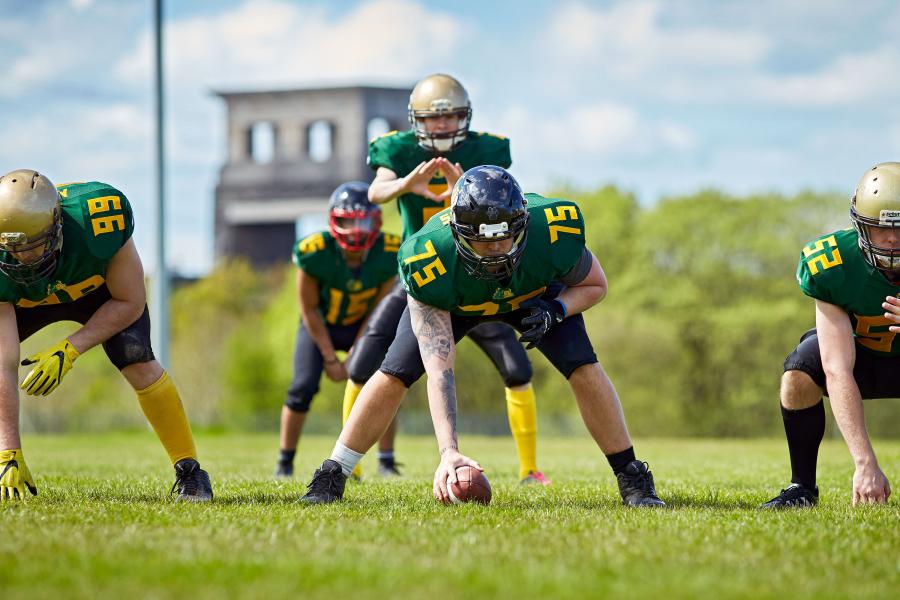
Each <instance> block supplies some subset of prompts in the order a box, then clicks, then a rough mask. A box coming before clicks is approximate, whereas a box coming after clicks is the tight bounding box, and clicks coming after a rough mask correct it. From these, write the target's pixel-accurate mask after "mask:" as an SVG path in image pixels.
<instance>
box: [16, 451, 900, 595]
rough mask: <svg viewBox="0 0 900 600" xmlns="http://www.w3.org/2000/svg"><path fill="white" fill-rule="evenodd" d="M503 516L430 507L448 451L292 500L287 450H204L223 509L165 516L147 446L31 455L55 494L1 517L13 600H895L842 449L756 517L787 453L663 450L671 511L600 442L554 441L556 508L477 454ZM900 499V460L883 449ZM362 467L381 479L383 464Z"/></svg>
mask: <svg viewBox="0 0 900 600" xmlns="http://www.w3.org/2000/svg"><path fill="white" fill-rule="evenodd" d="M462 442H463V451H465V452H467V453H468V454H470V455H471V456H473V457H475V458H477V459H478V460H480V461H481V463H482V465H483V466H484V467H485V468H486V472H487V473H488V476H489V477H490V479H491V482H492V484H493V487H494V502H493V504H492V505H491V506H489V507H483V506H474V505H472V506H468V505H467V506H453V507H445V506H441V505H439V504H437V503H436V502H435V501H434V500H432V498H431V493H430V481H431V474H432V472H433V471H432V470H433V467H434V466H435V461H436V457H435V449H434V443H433V441H432V440H431V439H427V438H408V437H406V438H404V437H401V439H400V444H399V448H398V450H399V454H400V457H399V458H400V460H401V461H402V462H404V463H405V464H406V469H405V471H406V473H407V474H408V476H407V477H406V478H405V479H404V480H402V481H391V482H385V481H380V480H378V479H377V478H375V477H369V478H367V480H365V481H364V482H363V483H360V484H348V493H347V496H346V499H345V501H344V502H343V503H340V504H337V505H332V506H327V507H306V506H301V505H299V504H298V503H297V502H296V500H297V498H298V497H299V495H300V492H301V490H302V488H303V487H304V486H305V483H306V482H307V479H308V477H309V474H310V473H311V471H312V469H313V468H314V467H315V466H316V465H317V464H318V463H319V462H320V461H321V459H322V458H324V457H325V456H327V454H328V452H329V450H330V448H331V445H332V443H333V439H332V438H325V437H308V438H305V439H304V440H303V443H302V445H301V451H300V455H299V456H298V459H297V468H298V478H297V479H296V480H295V481H294V482H291V483H276V482H274V481H273V480H272V479H271V478H270V473H271V471H272V468H273V466H274V459H275V454H276V445H277V440H276V437H275V435H274V434H273V435H206V436H200V437H199V447H200V449H201V454H202V456H201V460H202V462H203V465H204V467H206V469H207V470H208V471H209V472H210V474H211V476H212V480H213V485H214V486H215V493H216V499H215V502H214V503H212V504H210V505H202V506H201V505H181V504H176V503H174V502H172V501H170V500H169V499H168V498H167V492H168V490H169V486H170V485H171V484H172V477H171V474H170V469H169V467H168V466H167V465H166V464H165V462H166V461H165V459H164V455H163V453H162V450H161V449H160V448H159V447H158V445H157V444H156V442H155V439H154V438H153V437H152V435H150V434H138V433H134V434H116V435H105V436H60V437H37V436H31V437H30V438H28V439H26V457H27V459H28V462H29V466H30V468H31V470H32V472H33V473H34V475H35V477H36V479H37V483H38V487H39V490H40V494H39V496H38V497H37V498H35V499H33V500H32V501H30V502H29V503H28V504H27V505H26V506H21V505H7V506H4V507H2V508H0V559H2V563H3V570H2V575H0V577H2V579H0V597H2V598H4V599H5V598H31V599H34V598H43V597H50V596H55V597H66V598H96V597H112V596H115V597H125V598H132V599H136V598H164V597H176V596H178V597H183V598H206V597H210V598H212V597H267V598H278V597H284V596H287V595H288V594H292V595H295V596H296V597H298V598H345V597H350V596H352V597H353V599H354V600H362V599H366V598H378V599H382V598H388V597H404V598H424V597H426V596H427V597H432V598H441V599H444V598H478V597H482V596H483V597H491V598H493V597H514V598H519V599H520V598H536V597H544V598H560V597H612V598H637V597H648V598H698V597H715V598H767V597H778V598H783V597H790V598H838V597H847V598H887V597H890V596H892V595H893V593H896V590H897V589H898V588H900V558H898V557H900V508H898V502H897V501H896V499H894V501H893V502H892V503H891V504H890V505H888V506H881V507H860V508H853V507H851V506H850V502H849V494H850V478H851V475H852V464H851V462H850V459H849V455H848V454H847V451H846V449H845V448H844V446H843V444H842V443H841V442H839V441H828V442H826V444H825V446H824V448H823V452H822V456H821V458H820V474H821V478H820V487H821V488H822V492H823V497H822V502H821V504H820V506H819V507H818V508H817V509H815V510H811V511H801V512H790V513H774V514H773V513H768V512H760V511H758V510H756V509H755V507H756V506H757V505H758V504H759V503H760V502H762V501H764V500H767V499H768V498H769V497H770V496H772V495H773V494H774V493H776V492H777V491H778V489H779V487H780V486H781V485H783V484H785V482H786V479H787V457H786V452H785V445H784V442H782V441H780V440H765V441H719V440H702V441H698V440H665V441H664V440H647V441H640V442H639V443H638V444H637V449H638V455H639V456H640V457H641V458H642V459H644V460H648V461H649V462H650V465H651V467H652V469H653V471H654V474H655V477H656V482H657V488H658V490H659V493H660V496H661V497H663V498H664V499H665V500H666V501H667V502H668V503H669V506H670V508H669V509H666V510H634V509H626V508H624V507H622V506H621V505H620V504H619V500H618V495H617V492H616V488H615V481H614V479H613V477H612V475H611V473H610V471H609V469H608V467H607V466H606V463H605V460H604V459H603V457H602V455H601V454H600V453H599V451H598V450H596V448H595V447H594V446H593V444H592V443H591V442H590V441H589V440H588V439H586V438H557V439H541V440H540V451H541V456H542V461H541V464H542V468H543V469H545V471H546V472H547V473H548V475H549V476H551V477H552V478H553V479H554V484H553V485H552V486H551V487H549V488H545V489H536V488H520V487H519V486H518V485H517V484H516V481H515V465H516V461H515V455H514V451H513V446H512V442H511V441H510V440H509V439H508V438H463V440H462ZM876 449H877V451H878V453H879V456H880V458H881V462H882V466H883V468H884V469H885V471H886V472H887V474H888V476H889V477H891V476H892V475H893V477H894V480H895V482H896V481H900V443H897V442H880V443H878V444H877V447H876ZM364 467H365V468H366V469H367V471H368V473H369V474H371V473H372V470H373V461H372V459H371V458H367V459H366V462H364Z"/></svg>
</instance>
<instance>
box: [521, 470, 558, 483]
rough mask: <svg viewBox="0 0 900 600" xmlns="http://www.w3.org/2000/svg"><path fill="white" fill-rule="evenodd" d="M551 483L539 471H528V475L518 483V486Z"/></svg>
mask: <svg viewBox="0 0 900 600" xmlns="http://www.w3.org/2000/svg"><path fill="white" fill-rule="evenodd" d="M551 483H552V482H551V481H550V480H549V479H547V476H546V475H544V474H543V473H541V472H540V471H528V475H526V476H525V477H523V478H522V480H521V481H519V485H550V484H551Z"/></svg>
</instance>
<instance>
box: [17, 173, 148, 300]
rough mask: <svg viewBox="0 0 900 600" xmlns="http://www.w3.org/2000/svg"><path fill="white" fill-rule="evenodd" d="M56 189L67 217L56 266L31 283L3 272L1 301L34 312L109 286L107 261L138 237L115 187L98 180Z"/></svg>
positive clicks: (131, 218)
mask: <svg viewBox="0 0 900 600" xmlns="http://www.w3.org/2000/svg"><path fill="white" fill-rule="evenodd" d="M56 187H57V188H58V189H59V195H60V200H61V206H62V217H63V233H62V249H61V250H60V253H59V258H58V261H57V263H56V268H55V269H54V271H53V273H51V274H50V275H49V276H47V277H45V278H44V279H41V280H40V281H37V282H35V283H33V284H30V285H21V284H18V283H16V282H14V281H12V280H10V279H9V278H8V277H7V276H6V275H3V274H2V273H0V302H12V303H14V304H15V305H16V306H20V307H22V308H30V307H33V306H41V305H47V304H60V303H63V302H74V301H75V300H78V299H79V298H81V297H82V296H84V295H85V294H89V293H90V292H93V291H94V290H96V289H97V288H99V287H101V286H102V285H103V284H104V283H105V282H106V267H107V266H108V265H109V261H110V260H111V259H112V257H113V256H114V255H115V253H116V252H118V251H119V248H121V247H122V246H124V245H125V242H127V241H128V238H130V237H131V234H132V233H134V216H133V214H132V212H131V204H130V203H129V202H128V199H127V198H126V197H125V194H123V193H122V192H120V191H119V190H117V189H116V188H114V187H112V186H110V185H107V184H105V183H99V182H97V181H91V182H88V183H69V184H65V185H58V186H56ZM7 258H8V257H5V259H7Z"/></svg>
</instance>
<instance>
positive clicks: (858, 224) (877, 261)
mask: <svg viewBox="0 0 900 600" xmlns="http://www.w3.org/2000/svg"><path fill="white" fill-rule="evenodd" d="M850 219H851V220H852V221H853V226H854V227H855V228H856V231H857V233H858V234H859V248H860V250H862V253H863V256H864V257H865V259H866V262H867V263H869V264H870V265H872V266H873V267H875V268H876V269H878V270H879V271H882V272H884V273H885V274H887V275H889V276H890V277H891V279H896V278H897V276H900V248H889V247H886V246H879V245H877V244H876V243H874V242H873V241H872V236H871V232H872V228H873V227H874V228H878V229H895V230H896V231H897V232H898V233H900V163H898V162H885V163H880V164H877V165H875V166H874V167H872V168H871V169H869V170H868V171H866V174H865V175H863V177H862V179H861V180H860V181H859V185H857V186H856V193H855V194H854V195H853V198H852V199H851V200H850Z"/></svg>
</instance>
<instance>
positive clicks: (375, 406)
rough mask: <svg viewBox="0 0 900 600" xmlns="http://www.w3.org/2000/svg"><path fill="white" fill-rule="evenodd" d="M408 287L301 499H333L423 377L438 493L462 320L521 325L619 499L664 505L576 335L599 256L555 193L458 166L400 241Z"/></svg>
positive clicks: (582, 336)
mask: <svg viewBox="0 0 900 600" xmlns="http://www.w3.org/2000/svg"><path fill="white" fill-rule="evenodd" d="M398 260H399V262H400V269H401V271H400V277H401V281H402V283H403V286H404V288H405V289H406V290H407V292H408V307H407V309H406V310H405V311H404V312H403V315H402V318H401V320H400V325H399V328H398V331H397V335H396V337H395V338H394V341H393V343H392V344H391V347H390V349H389V350H388V354H387V357H386V358H385V360H384V362H383V364H382V365H381V368H380V370H379V372H378V373H376V374H374V375H373V376H372V377H371V378H370V379H369V381H368V382H367V383H366V384H365V386H364V387H363V389H362V391H361V392H360V394H359V398H358V399H357V402H356V406H355V407H354V410H353V412H352V413H351V415H350V419H349V420H348V421H347V423H346V424H345V426H344V429H343V431H342V432H341V435H340V438H339V439H338V442H337V443H336V444H335V447H334V451H333V452H332V455H331V458H329V459H328V460H326V461H325V462H324V463H322V466H321V467H320V468H319V469H317V470H316V472H315V474H314V476H313V479H312V482H311V483H310V484H309V488H308V491H307V493H306V495H305V496H304V497H303V498H302V500H303V501H304V502H307V503H329V502H334V501H336V500H339V499H340V498H342V496H343V491H344V483H345V481H346V478H347V475H348V474H349V473H350V472H351V471H352V470H353V468H354V467H355V465H356V464H357V462H358V461H359V460H360V458H361V457H362V455H363V454H364V453H365V452H366V451H367V450H368V449H369V448H370V447H371V446H372V444H374V442H375V440H377V439H378V437H379V436H380V435H381V433H382V432H383V431H384V429H385V427H387V425H388V423H390V421H391V419H392V418H393V417H394V414H395V413H396V411H397V408H398V407H399V405H400V402H401V401H402V399H403V396H404V394H405V393H406V390H407V388H408V387H409V386H410V385H412V384H413V382H415V381H416V380H418V379H419V378H420V377H421V376H422V375H423V374H426V375H427V390H428V402H429V407H430V409H431V416H432V421H433V422H434V430H435V434H436V436H437V442H438V449H439V452H440V464H439V465H438V467H437V469H436V471H435V474H434V482H433V492H434V495H435V497H436V498H438V499H439V500H441V501H443V502H448V501H449V496H448V492H447V487H448V486H449V485H452V484H453V483H455V481H456V469H457V468H458V467H461V466H463V465H470V466H472V467H475V468H478V469H480V468H481V467H480V466H479V465H478V463H477V462H476V461H474V460H473V459H471V458H469V457H467V456H465V455H463V454H462V453H460V449H459V443H458V439H457V432H456V376H455V373H454V361H455V353H456V343H457V342H458V341H459V340H460V339H461V338H462V337H463V336H464V335H466V333H467V332H469V331H470V330H471V329H472V328H473V327H475V326H477V325H479V324H481V323H484V322H487V321H500V322H503V323H506V324H508V325H510V326H512V327H514V328H516V329H518V330H519V332H521V334H522V335H521V338H520V339H519V341H521V342H527V343H528V345H529V347H537V348H538V350H540V352H541V353H542V354H544V356H546V357H547V359H548V360H549V361H550V362H551V363H552V364H553V365H554V366H555V367H556V368H557V370H559V372H560V373H561V374H562V375H563V376H564V377H565V378H566V379H568V381H569V383H570V384H571V386H572V391H573V393H574V395H575V398H576V401H577V402H578V407H579V409H580V411H581V414H582V417H583V419H584V422H585V424H586V425H587V428H588V430H589V431H590V432H591V435H592V436H593V437H594V440H595V441H596V442H597V445H598V446H599V447H600V449H601V450H602V451H603V453H604V454H605V455H606V458H607V460H608V461H609V464H610V466H611V467H612V470H613V472H614V473H615V475H616V478H617V480H618V484H619V491H620V493H621V496H622V501H623V502H624V503H625V504H626V505H630V506H664V503H663V502H662V501H661V500H660V499H659V498H658V497H657V495H656V489H655V486H654V482H653V476H652V474H651V472H650V470H649V468H648V466H647V463H645V462H641V461H639V460H637V458H636V456H635V453H634V448H633V445H632V443H631V439H630V437H629V434H628V430H627V428H626V426H625V419H624V415H623V413H622V406H621V404H620V403H619V399H618V397H617V396H616V392H615V388H614V387H613V385H612V383H611V382H610V380H609V378H608V377H607V376H606V373H605V372H604V370H603V368H602V367H601V366H600V363H599V362H597V357H596V355H595V354H594V351H593V347H592V346H591V342H590V340H589V339H588V336H587V331H586V329H585V325H584V318H583V317H582V315H581V313H582V312H583V311H585V310H587V309H588V308H590V307H591V306H593V305H595V304H597V303H598V302H600V301H601V300H602V299H603V297H604V296H605V295H606V291H607V282H606V277H605V275H604V273H603V269H602V268H601V267H600V263H599V262H598V261H597V259H596V258H595V257H594V255H593V254H592V253H591V251H590V250H588V249H587V248H586V247H585V230H584V221H583V219H582V216H581V212H580V210H579V208H578V206H577V205H575V204H574V203H572V202H569V201H567V200H556V199H549V198H543V197H541V196H538V195H536V194H528V195H527V196H525V195H523V194H522V191H521V189H520V188H519V185H518V183H517V182H516V180H515V179H513V177H512V176H511V175H510V174H509V173H508V172H507V171H506V170H505V169H503V168H501V167H497V166H480V167H475V168H473V169H470V170H469V171H466V172H465V173H464V174H463V175H462V176H461V177H460V178H459V180H458V181H457V182H456V184H455V185H454V187H453V193H452V204H451V206H450V208H448V209H445V210H444V211H442V212H440V213H438V214H437V216H436V217H435V218H433V219H431V220H430V221H429V222H428V223H427V224H426V225H425V227H423V228H422V229H421V230H420V231H419V232H418V233H416V234H414V235H412V236H411V237H409V238H408V239H407V240H406V241H405V242H404V243H403V245H402V246H401V248H400V254H399V257H398Z"/></svg>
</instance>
